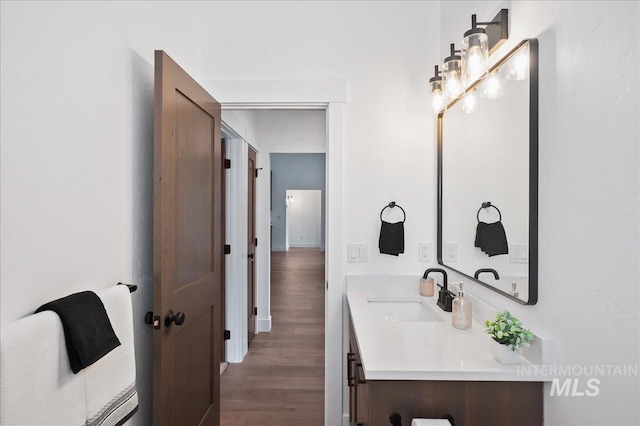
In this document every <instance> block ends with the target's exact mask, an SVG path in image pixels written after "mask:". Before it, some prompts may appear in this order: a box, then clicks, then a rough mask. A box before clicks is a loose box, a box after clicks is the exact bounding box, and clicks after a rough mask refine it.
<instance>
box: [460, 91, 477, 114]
mask: <svg viewBox="0 0 640 426" xmlns="http://www.w3.org/2000/svg"><path fill="white" fill-rule="evenodd" d="M477 104H478V98H476V93H475V92H471V93H467V94H466V95H465V97H464V98H463V99H462V111H464V112H465V113H467V114H471V113H472V112H473V111H474V110H475V109H476V105H477Z"/></svg>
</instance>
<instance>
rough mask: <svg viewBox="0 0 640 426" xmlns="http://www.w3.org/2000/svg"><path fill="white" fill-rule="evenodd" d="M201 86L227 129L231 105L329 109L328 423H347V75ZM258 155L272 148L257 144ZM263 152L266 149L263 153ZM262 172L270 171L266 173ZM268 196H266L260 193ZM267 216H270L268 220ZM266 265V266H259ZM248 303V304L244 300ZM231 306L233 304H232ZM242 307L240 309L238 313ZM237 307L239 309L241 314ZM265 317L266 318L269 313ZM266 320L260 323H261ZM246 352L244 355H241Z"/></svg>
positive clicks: (261, 183)
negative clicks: (215, 103)
mask: <svg viewBox="0 0 640 426" xmlns="http://www.w3.org/2000/svg"><path fill="white" fill-rule="evenodd" d="M202 81H203V86H204V87H205V88H206V89H207V90H209V91H211V92H213V93H216V99H217V100H218V101H219V102H220V103H221V105H222V110H223V129H224V128H225V127H228V125H229V124H230V123H226V124H227V126H226V125H225V122H224V110H228V109H321V110H325V111H326V172H325V176H326V177H325V179H326V205H325V211H326V225H325V250H326V254H325V259H326V263H325V280H326V287H325V386H324V393H325V407H324V410H325V416H324V419H325V424H326V425H339V424H346V423H344V422H345V419H347V420H348V411H347V412H346V413H345V412H344V408H345V407H348V401H346V399H347V393H346V392H345V390H346V378H345V377H346V364H345V362H344V356H343V353H344V351H345V348H346V347H347V344H348V335H346V334H345V333H344V328H345V324H347V322H345V321H346V319H348V312H347V309H345V307H346V302H345V291H346V278H345V263H346V260H345V244H346V242H345V239H344V232H343V230H344V226H343V222H344V212H343V207H342V206H343V201H344V185H343V177H344V176H343V175H344V173H343V164H344V158H343V146H344V139H345V138H344V112H345V104H346V102H347V83H346V81H345V80H316V81H267V80H265V81H215V80H207V79H206V78H203V79H202ZM254 148H258V149H256V150H257V151H258V155H259V157H258V166H259V167H260V166H261V162H260V154H262V155H268V154H269V153H268V152H265V150H261V149H260V147H254ZM261 151H262V152H261ZM262 176H268V174H267V173H266V172H265V173H264V174H263V175H262ZM269 188H270V183H269V181H268V179H264V178H263V179H260V178H258V187H257V191H258V193H260V191H266V192H270V189H269ZM258 198H259V200H258V203H257V211H258V216H259V217H258V218H257V224H256V226H257V235H258V241H265V243H263V244H258V247H256V261H257V262H258V268H257V279H258V300H257V304H258V313H259V317H258V327H259V328H258V330H259V331H267V330H265V328H268V329H270V324H271V315H270V314H271V309H270V295H269V286H270V282H269V280H270V273H269V272H270V271H269V268H270V263H271V262H270V256H271V253H270V250H269V247H270V244H267V243H266V242H267V241H270V232H269V217H268V216H269V210H270V209H269V205H268V204H267V205H262V204H261V202H260V199H261V198H260V197H258ZM262 199H264V198H262ZM264 215H266V220H265V217H264ZM260 265H262V267H260ZM243 306H244V305H243ZM229 309H232V308H231V307H229ZM243 311H244V310H243V309H241V310H240V312H243ZM240 312H239V313H240ZM265 316H266V317H265ZM261 324H262V325H261ZM243 356H244V354H243Z"/></svg>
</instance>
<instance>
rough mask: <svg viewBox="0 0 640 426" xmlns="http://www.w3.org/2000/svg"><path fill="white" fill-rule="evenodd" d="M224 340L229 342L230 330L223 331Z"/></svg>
mask: <svg viewBox="0 0 640 426" xmlns="http://www.w3.org/2000/svg"><path fill="white" fill-rule="evenodd" d="M224 340H231V330H225V331H224Z"/></svg>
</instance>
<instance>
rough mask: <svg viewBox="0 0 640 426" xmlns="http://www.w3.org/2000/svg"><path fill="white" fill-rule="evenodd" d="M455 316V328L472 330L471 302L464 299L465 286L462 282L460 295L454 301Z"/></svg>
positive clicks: (453, 316)
mask: <svg viewBox="0 0 640 426" xmlns="http://www.w3.org/2000/svg"><path fill="white" fill-rule="evenodd" d="M452 313H453V315H452V317H451V322H452V324H453V326H454V327H455V328H459V329H461V330H468V329H470V328H471V301H470V300H468V299H467V298H466V297H464V289H463V284H462V282H460V289H459V290H458V295H457V296H456V298H455V299H453V312H452Z"/></svg>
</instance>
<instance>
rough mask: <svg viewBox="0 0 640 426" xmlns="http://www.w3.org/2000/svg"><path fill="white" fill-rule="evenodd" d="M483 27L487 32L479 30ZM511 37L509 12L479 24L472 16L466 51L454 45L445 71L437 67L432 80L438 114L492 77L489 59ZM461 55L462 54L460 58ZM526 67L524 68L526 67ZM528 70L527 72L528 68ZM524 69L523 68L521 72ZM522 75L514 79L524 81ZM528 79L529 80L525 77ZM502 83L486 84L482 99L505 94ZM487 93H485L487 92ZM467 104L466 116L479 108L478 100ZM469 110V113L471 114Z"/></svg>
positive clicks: (433, 104) (464, 47)
mask: <svg viewBox="0 0 640 426" xmlns="http://www.w3.org/2000/svg"><path fill="white" fill-rule="evenodd" d="M478 25H483V26H485V28H479V27H478ZM508 37H509V12H508V10H507V9H502V10H500V12H499V13H498V14H497V15H496V16H495V17H494V18H493V20H492V21H491V22H477V20H476V15H471V29H470V30H469V31H467V32H465V33H464V39H463V40H462V46H463V47H462V50H456V48H455V44H453V43H452V44H451V46H450V47H451V51H450V52H451V54H450V55H449V56H447V57H446V58H445V60H444V63H443V65H442V69H443V70H442V71H440V70H439V69H438V66H437V65H436V67H435V75H434V76H433V77H432V78H430V79H429V86H430V87H431V94H432V96H433V98H432V100H431V101H432V107H433V111H434V112H435V113H436V114H439V113H441V112H443V111H445V110H446V109H447V105H448V104H449V103H450V102H451V101H454V100H456V99H458V98H459V97H460V96H463V95H464V93H465V86H467V87H468V86H469V85H471V84H473V86H471V87H474V86H475V85H476V84H477V83H476V84H474V83H475V82H476V81H477V80H480V79H482V78H484V77H486V76H487V74H488V73H489V55H490V54H491V53H493V52H494V51H495V50H496V49H497V48H498V47H500V46H501V45H502V44H503V43H504V42H505V41H506V40H507V38H508ZM458 53H461V55H459V54H458ZM523 66H524V65H523ZM525 68H527V67H526V66H525ZM520 69H521V68H520V67H519V68H518V70H520ZM521 73H522V72H521V71H515V70H514V72H513V74H514V78H516V77H517V78H518V79H520V78H519V77H520V75H521ZM525 78H526V77H525ZM498 83H499V82H492V83H489V84H486V85H485V87H484V88H483V92H481V95H482V96H483V97H487V98H489V99H493V98H496V97H498V96H500V95H501V94H502V91H501V90H502V89H501V88H500V85H499V84H498ZM485 91H486V92H487V93H484V92H485ZM472 98H473V97H471V98H469V100H465V105H466V104H467V103H473V105H467V108H466V109H465V112H467V113H469V112H471V111H472V110H473V108H474V107H475V98H473V99H472ZM467 110H468V111H467Z"/></svg>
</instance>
